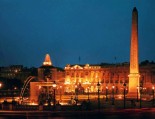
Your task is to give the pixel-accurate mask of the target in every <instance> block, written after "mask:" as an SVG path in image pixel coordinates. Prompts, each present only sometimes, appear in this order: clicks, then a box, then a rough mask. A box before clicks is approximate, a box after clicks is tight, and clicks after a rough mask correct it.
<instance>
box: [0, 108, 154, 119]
mask: <svg viewBox="0 0 155 119" xmlns="http://www.w3.org/2000/svg"><path fill="white" fill-rule="evenodd" d="M0 119H155V108H142V109H119V110H117V109H111V110H109V109H108V110H100V111H98V110H95V111H54V112H51V111H0Z"/></svg>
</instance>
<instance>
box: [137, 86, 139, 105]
mask: <svg viewBox="0 0 155 119" xmlns="http://www.w3.org/2000/svg"><path fill="white" fill-rule="evenodd" d="M138 88H139V87H138V86H137V102H138Z"/></svg>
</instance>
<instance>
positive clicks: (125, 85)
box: [123, 83, 126, 109]
mask: <svg viewBox="0 0 155 119" xmlns="http://www.w3.org/2000/svg"><path fill="white" fill-rule="evenodd" d="M123 86H124V109H125V100H126V98H125V90H126V84H125V83H124V84H123Z"/></svg>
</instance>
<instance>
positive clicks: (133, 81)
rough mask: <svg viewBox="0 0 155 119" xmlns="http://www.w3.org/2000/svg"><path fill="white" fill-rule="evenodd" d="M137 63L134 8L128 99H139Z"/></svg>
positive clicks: (136, 24)
mask: <svg viewBox="0 0 155 119" xmlns="http://www.w3.org/2000/svg"><path fill="white" fill-rule="evenodd" d="M139 78H140V74H139V63H138V11H137V9H136V7H134V9H133V11H132V29H131V44H130V74H129V91H128V94H127V97H128V98H133V99H135V98H137V97H139V88H138V87H139Z"/></svg>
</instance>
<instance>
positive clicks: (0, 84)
mask: <svg viewBox="0 0 155 119" xmlns="http://www.w3.org/2000/svg"><path fill="white" fill-rule="evenodd" d="M1 87H2V83H0V89H1ZM1 94H2V93H1Z"/></svg>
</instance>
